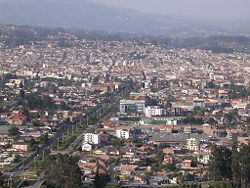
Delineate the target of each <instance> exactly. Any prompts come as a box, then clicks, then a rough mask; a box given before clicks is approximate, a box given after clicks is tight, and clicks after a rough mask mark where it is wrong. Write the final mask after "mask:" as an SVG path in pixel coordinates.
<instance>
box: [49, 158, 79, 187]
mask: <svg viewBox="0 0 250 188" xmlns="http://www.w3.org/2000/svg"><path fill="white" fill-rule="evenodd" d="M45 174H46V180H47V181H46V186H47V187H50V188H69V187H71V188H78V187H81V171H80V169H79V167H78V166H77V164H76V160H75V159H74V158H72V157H70V156H69V155H62V154H57V155H55V156H49V158H48V159H47V162H46V169H45Z"/></svg>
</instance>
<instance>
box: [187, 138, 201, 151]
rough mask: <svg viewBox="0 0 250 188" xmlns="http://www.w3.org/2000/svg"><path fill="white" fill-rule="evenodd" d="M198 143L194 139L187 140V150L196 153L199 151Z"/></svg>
mask: <svg viewBox="0 0 250 188" xmlns="http://www.w3.org/2000/svg"><path fill="white" fill-rule="evenodd" d="M199 145H200V143H199V141H198V140H197V139H195V138H189V139H187V149H188V150H192V151H198V150H199Z"/></svg>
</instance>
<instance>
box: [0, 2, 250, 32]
mask: <svg viewBox="0 0 250 188" xmlns="http://www.w3.org/2000/svg"><path fill="white" fill-rule="evenodd" d="M0 23H2V24H16V25H31V26H49V27H64V28H75V29H85V30H89V31H93V30H98V31H107V32H127V33H134V34H141V35H167V36H174V37H193V36H196V37H197V36H200V37H204V36H211V35H226V34H230V32H231V31H232V29H230V27H232V28H234V27H233V26H231V23H225V24H224V25H223V24H214V25H213V24H204V23H203V22H197V21H194V20H192V19H190V20H188V18H185V19H177V18H175V17H172V16H163V15H154V14H145V13H141V12H137V11H132V10H128V9H124V8H117V7H113V6H110V5H103V4H97V3H93V2H90V1H88V0H67V1H66V0H0ZM234 24H238V25H244V30H243V31H244V33H248V32H249V30H250V27H247V26H246V24H244V23H239V22H236V23H234ZM239 27H240V26H239ZM238 30H239V31H238ZM238 30H237V31H235V30H234V32H238V33H239V32H240V29H238ZM249 33H250V32H249Z"/></svg>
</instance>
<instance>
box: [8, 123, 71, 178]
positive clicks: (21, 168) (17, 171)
mask: <svg viewBox="0 0 250 188" xmlns="http://www.w3.org/2000/svg"><path fill="white" fill-rule="evenodd" d="M71 126H72V125H71V124H69V123H61V124H60V129H59V130H58V131H57V132H56V133H55V135H54V137H52V138H50V139H49V141H48V142H47V143H46V144H45V145H43V146H42V147H40V148H38V149H37V151H36V153H35V155H33V156H31V157H30V159H29V160H28V161H26V162H24V163H21V164H20V165H18V166H16V167H15V168H14V169H12V170H10V171H9V172H5V173H4V174H5V175H8V176H10V175H11V174H12V176H13V177H16V176H20V175H22V173H24V172H27V171H28V170H29V168H30V166H31V164H32V163H33V162H34V160H35V159H36V158H38V157H43V155H44V152H45V150H46V149H50V148H51V147H52V145H53V144H55V143H56V142H57V140H58V139H59V138H62V137H63V135H64V134H65V133H66V132H67V130H68V129H69V128H71Z"/></svg>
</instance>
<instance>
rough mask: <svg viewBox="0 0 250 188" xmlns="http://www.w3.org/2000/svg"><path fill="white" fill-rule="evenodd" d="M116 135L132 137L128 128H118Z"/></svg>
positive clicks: (126, 137)
mask: <svg viewBox="0 0 250 188" xmlns="http://www.w3.org/2000/svg"><path fill="white" fill-rule="evenodd" d="M116 136H117V137H118V138H124V139H129V137H130V130H128V129H117V130H116Z"/></svg>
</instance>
